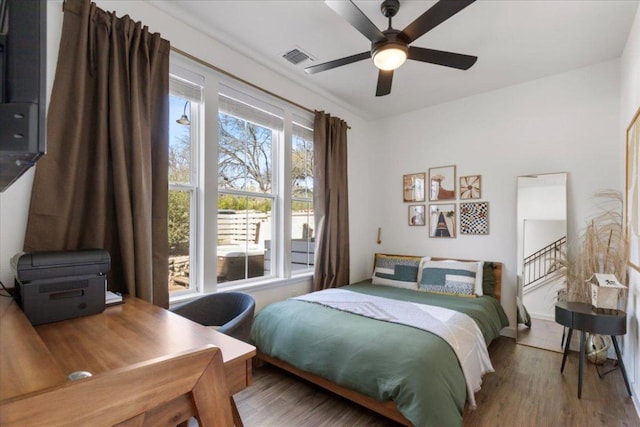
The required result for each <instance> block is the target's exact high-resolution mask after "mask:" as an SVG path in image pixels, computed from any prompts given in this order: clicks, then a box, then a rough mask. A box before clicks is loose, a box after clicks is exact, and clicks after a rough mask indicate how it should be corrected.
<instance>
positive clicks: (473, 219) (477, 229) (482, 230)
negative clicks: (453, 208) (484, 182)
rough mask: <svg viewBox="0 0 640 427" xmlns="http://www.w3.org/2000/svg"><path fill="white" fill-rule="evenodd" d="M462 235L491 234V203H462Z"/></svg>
mask: <svg viewBox="0 0 640 427" xmlns="http://www.w3.org/2000/svg"><path fill="white" fill-rule="evenodd" d="M460 234H489V202H471V203H460Z"/></svg>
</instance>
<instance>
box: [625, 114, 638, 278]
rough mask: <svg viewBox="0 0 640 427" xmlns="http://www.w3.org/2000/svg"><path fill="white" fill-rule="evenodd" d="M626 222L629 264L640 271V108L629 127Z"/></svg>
mask: <svg viewBox="0 0 640 427" xmlns="http://www.w3.org/2000/svg"><path fill="white" fill-rule="evenodd" d="M626 157H627V159H626V181H625V182H626V183H625V217H626V218H625V223H626V228H627V238H628V239H629V249H630V251H629V260H628V264H629V266H630V267H631V268H633V269H634V270H636V271H638V272H640V212H639V211H640V206H639V205H640V108H638V111H636V114H635V115H634V116H633V119H632V120H631V123H630V124H629V127H628V128H627V156H626Z"/></svg>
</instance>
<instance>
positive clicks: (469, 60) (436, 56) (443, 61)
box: [407, 46, 478, 70]
mask: <svg viewBox="0 0 640 427" xmlns="http://www.w3.org/2000/svg"><path fill="white" fill-rule="evenodd" d="M407 58H408V59H413V60H416V61H422V62H429V63H431V64H437V65H444V66H445V67H451V68H457V69H459V70H468V69H469V68H471V66H472V65H473V64H475V63H476V61H477V60H478V57H477V56H471V55H463V54H461V53H453V52H444V51H442V50H434V49H425V48H423V47H414V46H411V47H409V53H408V55H407Z"/></svg>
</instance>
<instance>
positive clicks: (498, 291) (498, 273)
mask: <svg viewBox="0 0 640 427" xmlns="http://www.w3.org/2000/svg"><path fill="white" fill-rule="evenodd" d="M378 255H388V256H412V257H421V256H420V255H398V254H386V253H381V252H378V253H376V254H375V255H374V258H373V265H374V268H375V265H376V259H375V257H376V256H378ZM431 259H432V260H433V261H444V260H454V261H462V262H477V261H481V260H473V259H457V258H440V257H431ZM485 262H491V263H493V274H494V276H495V278H496V284H495V286H494V287H493V296H494V297H495V299H497V300H498V301H500V296H501V295H502V263H501V262H497V261H485Z"/></svg>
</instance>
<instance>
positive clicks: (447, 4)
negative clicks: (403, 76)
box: [402, 0, 476, 43]
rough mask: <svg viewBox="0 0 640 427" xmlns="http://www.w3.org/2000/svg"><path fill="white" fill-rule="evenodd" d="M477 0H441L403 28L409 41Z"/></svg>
mask: <svg viewBox="0 0 640 427" xmlns="http://www.w3.org/2000/svg"><path fill="white" fill-rule="evenodd" d="M474 1H476V0H440V1H439V2H438V3H436V4H434V5H433V6H432V7H431V8H430V9H429V10H427V11H426V12H425V13H423V14H422V15H420V16H419V17H418V18H417V19H416V20H415V21H413V22H412V23H411V24H409V25H407V27H406V28H405V29H404V30H402V34H404V37H405V40H406V42H407V43H411V42H413V41H414V40H416V39H417V38H419V37H420V36H422V35H423V34H424V33H426V32H427V31H430V30H432V29H433V28H435V27H437V26H438V25H440V24H442V23H443V22H444V21H446V20H447V19H449V18H451V17H452V16H453V15H455V14H456V13H458V12H460V11H461V10H462V9H464V8H465V7H467V6H469V5H470V4H471V3H473V2H474Z"/></svg>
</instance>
